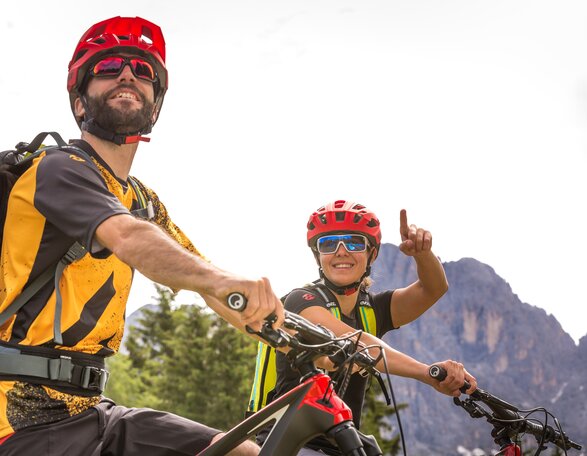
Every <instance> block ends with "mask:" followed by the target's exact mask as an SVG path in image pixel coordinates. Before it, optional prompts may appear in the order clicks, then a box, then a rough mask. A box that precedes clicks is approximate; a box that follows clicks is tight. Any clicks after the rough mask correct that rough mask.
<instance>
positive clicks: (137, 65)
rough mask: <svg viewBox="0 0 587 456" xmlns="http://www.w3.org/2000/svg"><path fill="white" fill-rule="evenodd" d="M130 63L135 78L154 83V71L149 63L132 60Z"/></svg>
mask: <svg viewBox="0 0 587 456" xmlns="http://www.w3.org/2000/svg"><path fill="white" fill-rule="evenodd" d="M130 62H131V65H132V70H133V73H134V74H135V76H136V77H137V78H141V79H146V80H148V81H151V82H153V81H155V79H156V76H155V70H154V69H153V66H152V65H151V64H150V63H149V62H147V61H145V60H141V59H132V60H131V61H130Z"/></svg>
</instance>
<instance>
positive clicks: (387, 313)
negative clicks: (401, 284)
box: [371, 290, 396, 338]
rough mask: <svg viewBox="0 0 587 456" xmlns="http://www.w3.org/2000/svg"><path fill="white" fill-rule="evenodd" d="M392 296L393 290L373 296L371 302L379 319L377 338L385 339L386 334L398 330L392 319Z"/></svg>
mask: <svg viewBox="0 0 587 456" xmlns="http://www.w3.org/2000/svg"><path fill="white" fill-rule="evenodd" d="M392 295H393V290H387V291H383V292H381V293H376V294H371V302H372V303H373V309H374V310H375V316H376V318H377V337H379V338H381V337H383V335H384V334H385V333H386V332H388V331H391V330H392V329H396V328H395V327H394V325H393V320H392V318H391V306H390V302H391V296H392Z"/></svg>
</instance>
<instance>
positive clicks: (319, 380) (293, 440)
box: [198, 373, 382, 456]
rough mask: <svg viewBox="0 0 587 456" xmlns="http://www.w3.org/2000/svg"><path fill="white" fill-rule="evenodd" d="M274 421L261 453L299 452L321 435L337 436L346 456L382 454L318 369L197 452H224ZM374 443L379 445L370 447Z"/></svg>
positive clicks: (220, 455) (218, 455)
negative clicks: (356, 424)
mask: <svg viewBox="0 0 587 456" xmlns="http://www.w3.org/2000/svg"><path fill="white" fill-rule="evenodd" d="M271 423H274V425H273V428H272V429H271V432H270V433H269V435H268V437H267V439H266V440H265V443H264V444H263V446H262V448H261V452H260V453H259V455H260V456H275V455H279V456H290V455H292V456H293V455H296V454H297V453H298V451H299V450H300V449H301V448H302V447H303V446H304V444H305V443H306V442H308V441H309V440H311V439H312V438H314V437H317V436H319V435H324V436H328V437H331V438H332V439H334V441H335V442H336V444H337V445H338V446H339V448H340V450H341V452H342V454H343V455H345V456H346V455H349V456H352V455H364V454H367V455H369V456H370V455H374V456H375V455H381V454H382V453H381V450H379V447H378V446H377V443H376V442H375V440H374V439H372V438H371V437H370V436H363V435H362V434H360V433H359V432H358V431H357V430H356V429H355V427H354V425H353V421H352V412H351V410H350V408H349V407H348V405H346V404H345V403H344V402H343V401H342V399H340V397H339V396H338V395H337V394H336V393H335V391H334V389H333V386H332V381H331V379H330V377H329V376H328V375H326V374H323V373H316V374H315V375H313V376H312V377H310V378H309V379H308V380H306V381H304V382H303V383H301V384H300V385H298V386H297V387H296V388H294V389H292V390H291V391H289V392H288V393H286V394H284V395H283V396H281V397H279V398H278V399H276V400H275V401H274V402H272V403H271V404H269V405H268V406H266V407H264V408H263V409H261V410H259V411H258V412H256V413H255V414H253V415H251V416H250V417H249V418H247V419H246V420H245V421H243V422H241V423H240V424H238V425H237V426H236V427H234V428H232V429H231V430H230V431H228V432H227V433H226V434H225V435H224V436H223V437H222V438H221V439H219V440H218V441H216V442H215V443H214V444H213V445H210V446H209V447H208V448H206V449H205V450H204V451H202V452H200V453H199V454H198V456H224V455H226V454H227V453H228V452H229V451H230V450H232V449H234V448H236V447H237V446H238V445H239V444H241V443H242V442H244V441H245V440H246V439H248V438H250V437H252V436H253V435H255V434H256V433H257V432H258V431H260V430H261V429H262V428H264V427H265V426H267V425H268V424H271ZM363 439H367V441H364V440H363ZM371 439H372V440H371ZM364 444H365V446H366V449H365V450H363V451H368V452H362V451H361V449H363V447H364ZM373 444H374V445H375V447H376V448H370V446H372V445H373Z"/></svg>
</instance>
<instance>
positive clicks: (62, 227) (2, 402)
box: [0, 141, 200, 438]
mask: <svg viewBox="0 0 587 456" xmlns="http://www.w3.org/2000/svg"><path fill="white" fill-rule="evenodd" d="M75 145H76V146H77V147H80V148H82V149H83V150H84V151H85V152H86V153H87V154H88V155H90V156H91V157H92V160H93V161H94V163H88V162H87V161H86V160H85V159H84V158H81V157H80V156H78V155H75V154H73V153H71V154H70V153H67V152H64V151H61V150H57V149H55V150H54V149H49V150H47V151H45V152H44V153H42V154H41V155H40V156H39V157H38V158H36V159H35V160H34V162H33V164H32V166H31V167H30V168H29V169H28V170H27V171H26V172H25V173H24V174H23V175H22V176H21V177H20V178H19V179H18V180H17V182H16V184H15V185H14V188H13V189H12V191H11V193H10V197H9V201H8V209H7V214H6V222H5V226H4V238H3V243H2V257H1V264H0V271H1V274H0V281H1V282H0V312H2V311H3V310H5V309H6V308H7V307H8V306H9V305H10V304H11V303H12V302H13V301H14V299H15V298H16V297H17V296H18V295H19V293H20V292H21V291H22V290H23V289H24V288H25V287H26V286H27V285H28V284H29V283H31V282H32V281H33V280H34V279H35V278H36V277H37V276H38V275H39V274H40V273H42V272H43V271H44V270H45V269H47V268H48V267H50V266H51V265H53V264H56V263H57V261H58V260H59V259H60V258H61V257H62V256H63V255H64V253H65V252H66V251H67V250H68V248H69V247H70V246H71V245H72V244H73V243H74V242H76V241H77V242H79V243H80V244H81V245H82V246H84V247H85V249H86V250H87V252H88V253H87V254H86V255H85V256H84V257H83V258H81V259H80V260H78V261H76V262H74V263H72V264H71V265H69V266H67V267H66V268H65V270H64V271H63V275H62V277H61V280H60V291H61V296H62V302H63V309H62V315H61V329H62V334H63V344H62V345H56V344H55V343H54V341H53V325H54V315H55V286H54V283H53V281H49V283H47V284H46V285H45V286H44V287H43V288H41V289H40V290H39V291H38V292H37V293H36V295H35V296H34V297H33V298H32V299H30V300H29V301H28V302H27V303H26V304H25V305H24V306H23V307H22V308H21V309H20V310H19V311H18V313H17V314H16V315H14V316H13V317H12V318H10V319H9V320H8V321H7V322H6V323H5V324H4V325H3V326H2V327H0V341H3V342H7V343H10V344H18V345H27V346H43V347H52V348H58V349H62V350H71V351H76V352H82V353H87V354H92V355H98V356H109V355H112V354H114V353H116V352H117V351H118V348H119V346H120V341H121V339H122V335H123V329H124V315H125V307H126V302H127V299H128V295H129V292H130V286H131V282H132V277H133V270H132V269H131V268H130V267H129V266H128V265H126V264H125V263H123V262H122V261H120V260H119V259H118V258H117V257H116V256H115V255H113V254H112V253H111V252H109V251H108V250H106V249H104V248H102V247H101V246H100V245H98V244H97V243H96V242H95V241H94V233H95V231H96V228H97V227H98V226H99V225H100V223H102V222H103V221H104V220H106V219H107V218H109V217H112V216H114V215H117V214H128V213H130V211H132V210H135V209H138V208H139V203H138V200H137V198H138V197H141V196H142V195H139V196H137V194H136V193H135V191H134V190H133V188H132V186H131V185H128V183H127V182H126V181H121V180H120V179H118V178H116V176H115V175H114V173H113V172H112V170H111V169H110V168H109V167H108V165H107V164H106V163H105V162H104V161H103V160H102V159H101V158H100V157H99V155H98V154H97V153H96V152H95V151H94V150H93V149H92V147H91V146H90V145H89V144H87V143H86V142H85V141H76V142H75ZM139 185H140V187H141V191H142V193H143V194H145V195H147V196H148V198H149V199H150V200H151V202H152V204H153V209H154V219H153V222H154V223H157V224H158V225H160V226H161V227H162V228H163V229H164V230H165V231H166V232H167V233H168V234H169V235H170V236H171V237H172V238H174V239H175V240H176V241H177V242H178V243H179V244H181V245H182V246H184V247H185V248H186V249H188V250H190V251H192V252H194V253H196V254H198V255H200V253H199V252H198V251H197V249H196V248H195V247H194V246H193V245H192V243H191V242H190V241H189V239H188V238H187V237H186V236H185V235H184V233H183V232H182V231H181V230H180V229H179V228H178V227H177V226H176V225H175V224H174V223H173V222H172V221H171V220H170V218H169V216H168V214H167V210H166V209H165V207H164V205H163V204H162V203H161V202H160V201H159V199H158V198H157V195H156V194H155V193H154V192H153V191H152V190H150V189H149V188H147V187H145V186H143V184H141V183H139ZM98 399H99V398H98V397H89V398H88V397H78V396H72V395H68V394H63V393H60V392H58V391H55V390H53V389H51V388H48V387H45V386H38V385H30V384H28V383H23V382H19V381H0V438H1V437H2V436H5V435H7V434H10V433H11V432H14V431H15V430H18V429H22V428H24V427H27V426H30V425H33V424H40V423H47V422H52V421H56V420H58V419H62V418H64V417H67V416H71V415H73V414H76V413H79V412H80V411H83V410H85V409H87V408H88V407H91V406H93V405H95V403H97V401H98Z"/></svg>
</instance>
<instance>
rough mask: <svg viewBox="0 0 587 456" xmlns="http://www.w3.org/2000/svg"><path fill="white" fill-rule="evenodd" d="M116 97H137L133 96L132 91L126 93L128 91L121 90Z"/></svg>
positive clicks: (130, 98) (132, 98)
mask: <svg viewBox="0 0 587 456" xmlns="http://www.w3.org/2000/svg"><path fill="white" fill-rule="evenodd" d="M116 98H128V99H129V100H136V99H137V97H135V96H134V95H133V94H132V93H128V92H121V93H119V94H117V95H116Z"/></svg>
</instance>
